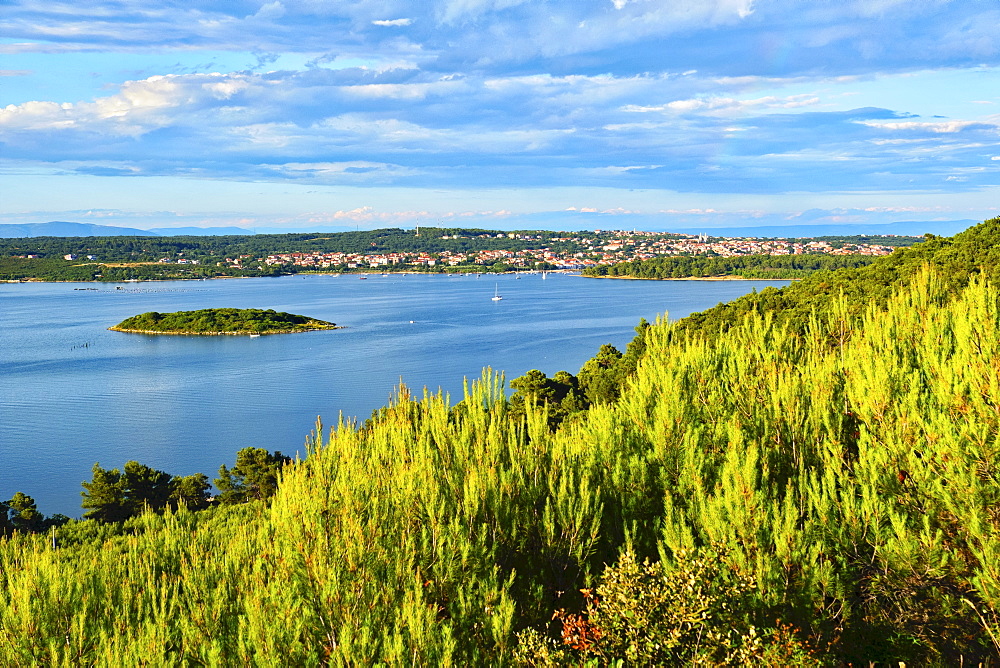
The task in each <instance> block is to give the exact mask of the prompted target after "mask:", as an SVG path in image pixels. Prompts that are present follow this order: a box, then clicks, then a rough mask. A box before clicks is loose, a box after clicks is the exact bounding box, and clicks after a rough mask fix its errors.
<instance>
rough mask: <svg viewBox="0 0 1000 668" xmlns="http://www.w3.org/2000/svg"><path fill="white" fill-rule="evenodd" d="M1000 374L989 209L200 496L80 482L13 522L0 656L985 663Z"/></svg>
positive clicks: (163, 481)
mask: <svg viewBox="0 0 1000 668" xmlns="http://www.w3.org/2000/svg"><path fill="white" fill-rule="evenodd" d="M998 360H1000V218H996V219H993V220H989V221H986V222H984V223H982V224H981V225H978V226H975V227H972V228H970V229H968V230H966V231H965V232H963V233H961V234H958V235H956V236H954V237H951V238H941V237H928V238H927V239H926V240H925V241H924V242H923V243H920V244H917V245H915V246H912V247H910V248H901V249H899V250H897V251H895V252H894V253H892V254H891V255H889V256H887V257H883V258H879V259H878V260H876V261H874V262H872V263H871V264H869V265H867V266H863V267H843V268H839V269H836V270H833V271H818V272H816V273H813V274H810V275H808V276H806V277H804V278H803V279H802V280H801V281H797V282H795V283H793V284H792V285H789V286H787V287H785V288H782V289H773V288H768V289H766V290H763V291H761V292H755V293H752V294H748V295H745V296H744V297H741V298H739V299H737V300H734V301H733V302H730V303H728V304H720V305H719V306H716V307H714V308H711V309H708V310H706V311H704V312H702V313H697V314H693V315H692V316H689V317H687V318H684V319H682V320H679V321H677V322H673V323H669V322H657V323H654V324H649V323H645V322H641V323H639V326H638V327H637V328H636V337H635V338H634V339H633V340H632V342H631V343H630V344H629V345H628V347H627V348H626V350H625V351H624V352H623V351H619V350H617V349H616V348H615V347H614V346H611V345H606V346H603V347H602V348H601V349H600V350H599V351H598V353H597V354H596V355H595V356H594V357H593V358H592V359H590V360H588V361H587V362H586V363H585V364H584V365H583V366H582V367H581V368H580V369H579V370H578V371H577V372H576V373H575V374H574V373H571V372H569V371H565V370H564V371H559V372H557V373H555V374H554V375H553V376H551V377H550V376H548V375H547V374H546V373H544V372H542V371H540V370H537V369H536V370H532V371H530V372H528V373H527V374H525V375H523V376H521V377H519V378H515V379H513V380H511V381H510V383H509V385H510V387H511V388H512V389H514V390H515V392H514V393H513V395H509V394H508V392H507V391H506V385H507V383H506V382H505V379H504V378H503V377H502V376H500V375H498V374H496V373H494V372H493V371H491V370H489V369H487V370H485V371H484V373H483V375H482V377H481V378H480V379H479V380H478V381H476V382H472V383H470V384H469V386H468V388H467V391H466V393H465V396H464V397H463V398H462V400H461V401H459V402H458V403H452V402H451V401H450V399H449V397H448V396H446V395H444V394H440V393H438V394H435V393H430V392H420V393H414V394H411V393H410V392H409V391H408V390H406V388H401V390H400V392H399V394H398V396H396V397H395V398H394V399H393V400H392V401H391V402H390V404H389V405H387V406H385V407H384V408H381V409H379V410H377V411H375V412H374V413H373V415H372V416H371V417H370V418H369V419H368V420H366V421H364V422H363V423H359V424H355V423H352V422H348V421H345V420H341V421H340V422H338V424H336V425H335V426H334V427H333V428H326V427H324V426H323V425H322V424H320V423H317V425H316V428H315V430H314V431H313V432H312V433H311V434H310V435H309V436H308V437H307V450H308V456H307V457H306V458H305V459H304V460H302V461H290V460H289V459H288V458H287V457H285V456H283V455H281V454H280V453H273V454H272V453H270V452H268V451H266V450H263V449H259V450H258V449H253V448H249V449H245V450H242V451H240V453H238V454H237V460H236V465H235V466H233V467H232V468H226V467H225V466H223V467H221V468H220V471H219V478H217V479H216V480H215V485H216V487H217V488H218V489H219V490H220V493H219V494H218V495H216V496H214V497H212V496H210V495H209V484H208V479H207V476H203V475H200V474H199V475H196V476H188V477H179V476H171V475H170V474H168V473H166V472H163V471H156V470H153V469H150V468H149V467H146V466H143V465H141V464H139V463H138V462H127V463H126V464H125V466H124V469H122V470H119V469H117V468H116V469H111V470H108V469H105V468H103V467H101V466H100V465H95V467H94V470H93V479H92V480H91V481H88V482H85V483H84V485H83V487H84V491H83V507H84V508H86V509H88V511H87V513H86V518H85V519H83V520H69V519H68V518H55V519H53V518H49V519H48V520H46V519H45V518H43V517H42V516H41V514H40V512H39V511H38V510H37V509H36V508H35V507H34V501H33V500H32V499H31V497H29V496H27V495H26V494H23V493H20V492H19V493H18V494H17V495H15V496H14V498H12V499H10V500H9V501H7V502H5V503H4V504H0V511H2V512H0V533H3V534H6V537H4V538H0V664H2V665H142V664H148V663H150V662H152V663H156V664H164V665H180V666H186V665H190V666H196V665H296V666H300V665H301V666H326V665H337V666H348V665H391V666H397V665H427V666H430V665H434V666H437V665H440V666H449V665H473V666H483V665H490V666H493V665H498V666H506V665H519V666H537V667H543V666H544V667H555V666H706V665H713V666H714V665H753V666H809V667H818V666H829V667H831V668H832V667H834V666H849V665H854V666H862V665H901V664H905V665H921V666H925V665H926V666H960V665H970V666H972V665H982V666H987V665H990V666H996V665H998V664H1000V568H998V564H1000V372H998V370H1000V367H998ZM501 363H502V360H501ZM122 447H123V451H124V450H126V449H127V448H128V447H129V444H122Z"/></svg>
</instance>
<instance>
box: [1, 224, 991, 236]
mask: <svg viewBox="0 0 1000 668" xmlns="http://www.w3.org/2000/svg"><path fill="white" fill-rule="evenodd" d="M575 222H576V223H579V222H581V221H575ZM590 222H593V221H590ZM602 222H604V223H606V222H608V221H602ZM617 222H618V223H619V224H620V223H621V222H622V221H620V220H619V221H617ZM979 222H980V221H977V220H937V221H904V222H896V223H884V224H854V223H845V224H841V225H829V224H820V225H763V226H757V227H715V228H711V227H709V228H704V227H694V226H683V227H671V228H661V231H665V232H687V233H690V234H708V235H710V236H714V237H784V238H803V237H825V236H855V235H871V236H875V235H881V234H895V235H901V236H923V235H924V234H928V233H930V234H936V235H939V236H950V235H952V234H957V233H959V232H961V231H963V230H965V229H968V228H969V227H971V226H973V225H976V224H978V223H979ZM520 229H566V228H553V227H551V226H550V227H523V228H520ZM350 231H353V230H351V229H350V228H346V227H322V226H320V227H312V228H307V227H301V228H299V227H295V228H279V227H263V228H256V229H255V230H248V229H245V228H242V227H154V228H152V229H149V230H140V229H137V228H134V227H115V226H113V225H96V224H93V223H73V222H66V221H51V222H48V223H23V224H0V238H4V239H12V238H21V237H118V236H132V237H172V236H227V235H251V234H302V233H317V232H318V233H331V234H336V233H339V232H350Z"/></svg>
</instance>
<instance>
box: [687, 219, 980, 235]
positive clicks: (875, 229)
mask: <svg viewBox="0 0 1000 668" xmlns="http://www.w3.org/2000/svg"><path fill="white" fill-rule="evenodd" d="M980 222H981V221H978V220H932V221H904V222H898V223H881V224H854V223H845V224H843V225H825V224H824V225H764V226H759V227H716V228H702V229H698V228H694V227H684V228H675V229H671V230H670V231H671V232H691V233H695V234H699V233H701V234H707V235H709V236H713V237H781V238H806V237H841V236H843V237H851V236H858V235H864V236H877V235H886V234H894V235H899V236H907V237H910V236H915V237H920V236H923V235H924V234H936V235H938V236H951V235H953V234H958V233H959V232H962V231H964V230H967V229H968V228H970V227H972V226H973V225H977V224H979V223H980Z"/></svg>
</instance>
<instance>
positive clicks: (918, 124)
mask: <svg viewBox="0 0 1000 668" xmlns="http://www.w3.org/2000/svg"><path fill="white" fill-rule="evenodd" d="M859 122H860V123H861V124H862V125H867V126H869V127H873V128H880V129H885V130H924V131H926V132H934V133H937V134H953V133H956V132H961V131H962V130H967V129H969V128H972V127H977V126H978V127H982V126H984V123H983V122H982V121H859ZM994 127H996V126H994Z"/></svg>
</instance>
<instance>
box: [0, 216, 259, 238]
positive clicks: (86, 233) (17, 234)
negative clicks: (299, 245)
mask: <svg viewBox="0 0 1000 668" xmlns="http://www.w3.org/2000/svg"><path fill="white" fill-rule="evenodd" d="M231 234H253V232H252V231H251V230H245V229H243V228H242V227H156V228H153V229H151V230H140V229H138V228H135V227H116V226H114V225H96V224H94V223H72V222H67V221H61V220H54V221H50V222H48V223H23V224H7V225H0V238H3V239H20V238H23V237H171V236H212V235H231Z"/></svg>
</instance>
